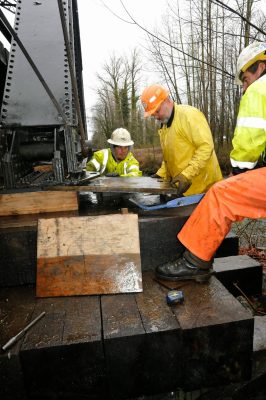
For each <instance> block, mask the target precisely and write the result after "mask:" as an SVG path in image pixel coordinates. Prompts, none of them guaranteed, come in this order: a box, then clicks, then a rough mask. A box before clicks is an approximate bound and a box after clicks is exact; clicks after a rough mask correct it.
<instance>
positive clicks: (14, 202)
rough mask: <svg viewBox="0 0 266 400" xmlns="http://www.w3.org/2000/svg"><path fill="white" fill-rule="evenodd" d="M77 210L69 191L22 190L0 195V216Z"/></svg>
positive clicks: (72, 194) (73, 194) (76, 202)
mask: <svg viewBox="0 0 266 400" xmlns="http://www.w3.org/2000/svg"><path fill="white" fill-rule="evenodd" d="M67 210H78V200H77V194H76V193H71V192H60V193H59V192H57V191H50V192H49V191H47V192H24V193H12V194H1V195H0V216H7V215H19V214H36V213H46V212H56V211H67Z"/></svg>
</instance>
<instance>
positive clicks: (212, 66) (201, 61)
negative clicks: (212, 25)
mask: <svg viewBox="0 0 266 400" xmlns="http://www.w3.org/2000/svg"><path fill="white" fill-rule="evenodd" d="M120 2H121V4H122V6H123V8H124V10H125V11H126V13H127V15H128V16H129V18H130V19H131V20H132V21H133V22H134V24H135V25H137V26H138V27H139V28H140V29H142V30H143V31H144V32H146V33H147V34H148V35H150V36H152V37H154V38H155V39H157V40H159V41H160V42H162V43H164V44H166V45H167V46H169V47H171V48H173V49H175V50H176V51H178V52H180V53H182V54H184V55H185V56H188V57H190V58H192V59H193V60H195V61H199V62H200V63H202V64H205V65H208V67H211V68H214V69H216V70H218V71H220V72H222V73H223V74H225V75H227V76H228V77H230V78H232V79H234V75H232V74H230V73H229V72H227V71H225V70H224V69H222V68H219V67H217V66H216V65H212V64H209V63H208V62H206V61H203V60H200V59H199V58H197V57H194V56H192V55H191V54H189V53H186V52H185V51H183V50H180V49H178V48H177V47H175V46H173V45H172V44H170V43H168V42H167V41H165V40H164V39H161V38H159V37H158V36H156V35H155V34H154V33H152V32H150V31H149V30H148V29H146V28H144V27H143V26H142V25H140V24H139V23H138V22H137V21H136V20H135V19H134V18H133V17H132V15H131V14H130V13H129V12H128V10H127V9H126V7H125V5H124V4H123V1H122V0H120Z"/></svg>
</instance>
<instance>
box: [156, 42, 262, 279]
mask: <svg viewBox="0 0 266 400" xmlns="http://www.w3.org/2000/svg"><path fill="white" fill-rule="evenodd" d="M236 83H238V84H241V85H243V93H244V94H243V97H242V99H241V102H240V107H239V113H238V118H237V124H236V128H235V132H234V138H233V150H232V151H231V154H230V159H231V164H232V173H233V175H234V176H233V177H231V178H228V179H225V180H223V181H221V182H218V183H215V184H214V185H213V186H212V187H211V188H210V189H209V190H208V192H207V194H206V195H205V197H204V198H203V200H201V202H200V204H199V205H198V206H197V207H196V209H195V210H194V211H193V213H192V214H191V216H190V218H189V219H188V220H187V222H186V223H185V225H184V227H183V228H182V230H181V231H180V232H179V234H178V235H177V237H178V239H179V240H180V242H181V243H182V244H183V246H184V249H183V250H184V252H183V254H182V255H179V257H178V258H177V259H176V260H175V261H173V262H168V263H166V264H164V265H161V266H159V267H157V269H156V275H157V276H158V277H159V278H161V279H167V280H173V281H178V280H184V279H185V280H188V279H193V280H195V281H197V282H205V281H207V280H208V279H209V277H210V274H211V267H212V262H213V257H214V254H215V252H216V250H217V249H218V247H219V246H220V244H221V243H222V241H223V239H224V238H225V236H226V235H227V233H228V232H229V230H230V228H231V225H232V222H234V221H241V220H243V219H244V218H251V219H259V218H266V191H265V188H266V167H265V161H266V160H265V155H266V108H265V104H266V42H264V43H259V42H254V43H252V44H250V45H249V46H248V47H246V48H245V49H244V50H243V51H242V52H241V54H240V56H239V58H238V63H237V71H236Z"/></svg>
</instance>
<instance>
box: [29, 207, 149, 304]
mask: <svg viewBox="0 0 266 400" xmlns="http://www.w3.org/2000/svg"><path fill="white" fill-rule="evenodd" d="M141 291H142V275H141V262H140V244H139V230H138V216H137V215H136V214H125V215H121V214H111V215H100V216H95V217H71V218H52V219H40V220H39V223H38V241H37V284H36V294H37V297H52V296H72V295H86V294H111V293H128V292H141Z"/></svg>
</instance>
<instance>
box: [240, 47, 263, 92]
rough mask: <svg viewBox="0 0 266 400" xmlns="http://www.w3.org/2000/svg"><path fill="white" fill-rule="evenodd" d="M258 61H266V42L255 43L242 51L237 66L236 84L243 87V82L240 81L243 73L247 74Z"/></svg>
mask: <svg viewBox="0 0 266 400" xmlns="http://www.w3.org/2000/svg"><path fill="white" fill-rule="evenodd" d="M258 60H261V61H263V60H266V42H253V43H251V44H250V45H248V46H247V47H245V48H244V50H242V51H241V53H240V54H239V57H238V60H237V66H236V75H235V83H236V84H238V85H242V82H241V80H240V79H239V77H240V74H241V72H245V71H246V70H247V69H248V68H249V67H250V66H251V65H252V64H254V63H255V62H256V61H258Z"/></svg>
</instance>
